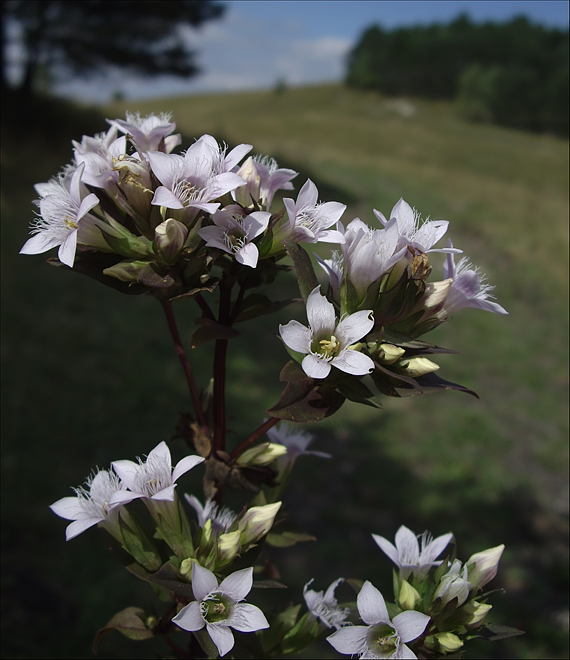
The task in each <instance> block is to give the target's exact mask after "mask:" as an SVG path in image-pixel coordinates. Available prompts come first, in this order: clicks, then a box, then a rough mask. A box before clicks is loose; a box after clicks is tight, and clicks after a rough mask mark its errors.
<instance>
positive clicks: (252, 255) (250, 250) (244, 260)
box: [235, 243, 259, 268]
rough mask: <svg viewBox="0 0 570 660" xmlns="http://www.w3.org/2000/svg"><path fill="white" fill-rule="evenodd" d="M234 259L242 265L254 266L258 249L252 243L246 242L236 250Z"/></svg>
mask: <svg viewBox="0 0 570 660" xmlns="http://www.w3.org/2000/svg"><path fill="white" fill-rule="evenodd" d="M235 258H236V261H237V262H238V263H240V264H243V265H244V266H249V267H250V268H255V267H256V266H257V260H258V259H259V250H258V249H257V245H255V244H254V243H246V244H245V245H244V246H243V247H242V248H240V249H239V250H238V251H237V252H236V257H235Z"/></svg>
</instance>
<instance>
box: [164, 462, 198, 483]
mask: <svg viewBox="0 0 570 660" xmlns="http://www.w3.org/2000/svg"><path fill="white" fill-rule="evenodd" d="M204 460H205V459H204V458H202V456H186V457H185V458H183V459H182V460H180V461H178V463H177V464H176V467H175V468H174V470H172V483H174V482H175V481H176V480H177V479H178V477H181V476H182V475H183V474H186V472H188V471H189V470H191V469H192V468H193V467H196V465H199V464H200V463H203V462H204Z"/></svg>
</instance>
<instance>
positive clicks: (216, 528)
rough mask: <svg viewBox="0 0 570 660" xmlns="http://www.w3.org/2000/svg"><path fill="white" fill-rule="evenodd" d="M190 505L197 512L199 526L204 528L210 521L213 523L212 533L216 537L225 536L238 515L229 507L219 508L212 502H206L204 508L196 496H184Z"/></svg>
mask: <svg viewBox="0 0 570 660" xmlns="http://www.w3.org/2000/svg"><path fill="white" fill-rule="evenodd" d="M184 497H185V498H186V501H187V502H188V504H189V505H190V506H191V507H192V508H193V509H194V511H196V515H197V516H198V525H200V528H203V527H204V525H205V524H206V523H207V522H208V520H211V521H212V531H213V533H214V535H216V534H224V533H225V532H227V531H228V529H229V528H230V527H231V526H232V525H233V524H234V522H235V520H236V518H237V514H235V513H234V512H233V511H231V510H230V509H228V508H227V507H221V508H220V507H219V506H218V505H217V504H216V503H215V502H213V501H212V500H206V503H205V504H204V506H202V503H201V502H200V500H199V499H198V498H197V497H195V496H194V495H188V493H186V494H185V495H184Z"/></svg>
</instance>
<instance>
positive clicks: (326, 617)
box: [303, 578, 350, 630]
mask: <svg viewBox="0 0 570 660" xmlns="http://www.w3.org/2000/svg"><path fill="white" fill-rule="evenodd" d="M343 581H344V578H339V579H338V580H335V581H334V582H333V583H332V584H331V585H330V587H329V588H328V589H327V590H326V591H325V593H324V594H323V592H322V591H313V590H312V589H308V587H309V585H310V584H311V582H312V580H310V581H309V582H307V584H306V585H305V587H304V589H303V597H304V599H305V603H307V607H308V608H309V610H310V611H311V614H312V615H313V616H314V617H316V618H317V619H320V620H321V621H322V622H323V623H324V624H325V626H327V628H336V629H337V630H338V629H339V628H341V627H342V625H343V624H344V622H345V619H346V617H347V616H348V615H349V614H350V609H349V608H343V607H339V606H338V603H337V600H336V598H335V597H334V592H335V589H336V588H337V587H338V585H339V584H340V583H341V582H343Z"/></svg>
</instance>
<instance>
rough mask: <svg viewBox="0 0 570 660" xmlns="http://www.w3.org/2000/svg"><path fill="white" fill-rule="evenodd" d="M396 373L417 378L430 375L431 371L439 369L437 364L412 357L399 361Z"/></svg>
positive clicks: (422, 358) (425, 359) (423, 358)
mask: <svg viewBox="0 0 570 660" xmlns="http://www.w3.org/2000/svg"><path fill="white" fill-rule="evenodd" d="M397 367H398V372H399V373H403V374H405V375H406V376H411V377H412V378H417V377H418V376H425V374H431V373H432V372H433V371H437V370H438V369H439V364H436V363H435V362H432V361H431V360H428V359H427V358H425V357H413V358H409V359H404V360H401V361H400V362H399V363H398V364H397Z"/></svg>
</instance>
